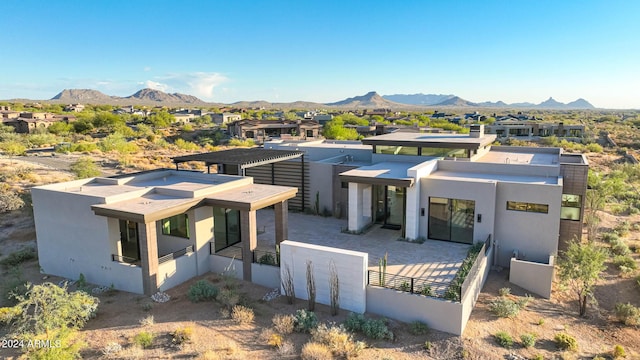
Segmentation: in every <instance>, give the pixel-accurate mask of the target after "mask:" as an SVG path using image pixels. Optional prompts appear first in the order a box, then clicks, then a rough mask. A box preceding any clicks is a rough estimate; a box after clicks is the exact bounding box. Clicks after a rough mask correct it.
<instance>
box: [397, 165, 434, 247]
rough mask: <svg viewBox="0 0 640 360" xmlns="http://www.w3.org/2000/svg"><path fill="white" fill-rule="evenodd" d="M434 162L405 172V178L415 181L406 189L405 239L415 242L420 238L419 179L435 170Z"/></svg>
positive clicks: (420, 187)
mask: <svg viewBox="0 0 640 360" xmlns="http://www.w3.org/2000/svg"><path fill="white" fill-rule="evenodd" d="M437 164H438V162H437V161H435V160H431V161H426V162H424V163H421V164H418V165H416V166H414V167H412V168H409V169H408V170H407V176H409V177H412V178H414V179H415V182H414V184H413V186H411V187H408V188H407V197H406V199H407V200H406V201H407V204H406V208H405V237H406V238H407V239H411V240H415V239H417V238H419V237H420V207H421V206H420V202H421V197H420V193H421V189H422V186H421V185H420V179H421V178H423V177H426V176H428V175H429V174H431V173H432V172H433V171H434V170H435V169H436V168H437Z"/></svg>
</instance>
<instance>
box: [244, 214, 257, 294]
mask: <svg viewBox="0 0 640 360" xmlns="http://www.w3.org/2000/svg"><path fill="white" fill-rule="evenodd" d="M257 233H258V229H257V227H256V211H255V210H249V211H246V210H240V239H241V241H242V242H241V244H242V278H243V280H246V281H251V263H252V262H253V250H255V248H256V245H257V244H258V236H257Z"/></svg>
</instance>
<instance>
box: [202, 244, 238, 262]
mask: <svg viewBox="0 0 640 360" xmlns="http://www.w3.org/2000/svg"><path fill="white" fill-rule="evenodd" d="M209 254H210V255H218V256H224V257H228V258H234V259H238V260H242V245H240V244H236V245H231V246H227V247H225V248H222V249H220V250H218V251H216V244H215V243H214V242H209Z"/></svg>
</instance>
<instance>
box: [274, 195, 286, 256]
mask: <svg viewBox="0 0 640 360" xmlns="http://www.w3.org/2000/svg"><path fill="white" fill-rule="evenodd" d="M274 208H275V209H274V210H275V221H276V224H275V225H276V245H280V243H281V242H283V241H284V240H287V238H288V237H289V209H288V201H287V200H284V201H281V202H279V203H276V204H275V206H274Z"/></svg>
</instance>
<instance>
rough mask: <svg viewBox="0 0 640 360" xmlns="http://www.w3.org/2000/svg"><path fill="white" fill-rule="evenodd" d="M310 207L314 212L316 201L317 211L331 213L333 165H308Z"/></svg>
mask: <svg viewBox="0 0 640 360" xmlns="http://www.w3.org/2000/svg"><path fill="white" fill-rule="evenodd" d="M309 180H310V181H309V186H310V189H309V190H310V191H309V195H310V196H311V201H310V202H309V204H310V205H311V206H310V207H311V208H312V209H314V210H315V206H316V199H317V200H318V210H320V212H322V211H323V210H324V209H327V210H329V211H333V164H330V163H320V162H312V163H311V164H309Z"/></svg>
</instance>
